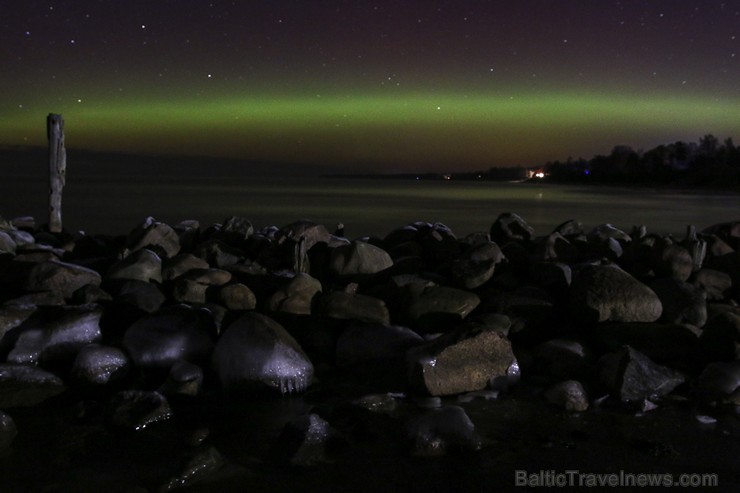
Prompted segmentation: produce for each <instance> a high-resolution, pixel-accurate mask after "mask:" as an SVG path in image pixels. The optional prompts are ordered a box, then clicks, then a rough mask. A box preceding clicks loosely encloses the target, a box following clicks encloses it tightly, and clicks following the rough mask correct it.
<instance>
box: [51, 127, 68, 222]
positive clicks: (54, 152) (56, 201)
mask: <svg viewBox="0 0 740 493" xmlns="http://www.w3.org/2000/svg"><path fill="white" fill-rule="evenodd" d="M46 134H47V136H48V137H49V231H50V232H52V233H61V232H62V189H63V188H64V183H65V180H66V174H67V151H66V149H65V148H64V120H63V119H62V115H55V114H53V113H50V114H49V116H48V117H46Z"/></svg>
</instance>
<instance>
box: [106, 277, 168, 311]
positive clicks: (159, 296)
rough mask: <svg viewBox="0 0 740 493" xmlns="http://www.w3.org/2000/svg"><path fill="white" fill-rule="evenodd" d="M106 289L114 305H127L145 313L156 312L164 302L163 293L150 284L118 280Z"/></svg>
mask: <svg viewBox="0 0 740 493" xmlns="http://www.w3.org/2000/svg"><path fill="white" fill-rule="evenodd" d="M106 287H107V289H108V291H109V292H110V294H111V296H113V301H114V302H115V303H119V304H122V305H128V306H131V307H134V308H137V309H139V310H141V311H143V312H146V313H154V312H156V311H157V310H159V308H160V307H161V306H162V305H163V304H164V302H165V301H166V297H165V295H164V293H162V291H161V290H160V288H159V287H158V286H157V285H156V284H154V283H151V282H146V281H138V280H131V279H118V280H117V281H114V282H110V283H109V284H108V285H107V286H106Z"/></svg>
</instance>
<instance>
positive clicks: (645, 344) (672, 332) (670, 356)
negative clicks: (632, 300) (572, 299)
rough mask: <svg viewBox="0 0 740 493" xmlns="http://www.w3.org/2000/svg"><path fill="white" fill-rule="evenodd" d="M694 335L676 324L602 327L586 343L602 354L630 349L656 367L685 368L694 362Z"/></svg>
mask: <svg viewBox="0 0 740 493" xmlns="http://www.w3.org/2000/svg"><path fill="white" fill-rule="evenodd" d="M698 332H699V331H698V330H697V329H696V328H691V327H690V326H687V325H679V324H662V323H605V324H599V325H598V326H597V327H594V328H593V329H592V330H591V331H590V332H589V336H590V338H589V340H590V341H591V344H592V346H593V347H594V349H595V350H597V351H600V352H602V353H603V352H611V351H616V350H618V349H620V348H621V347H622V346H630V347H631V348H634V349H636V350H637V351H639V352H641V353H642V354H644V355H646V356H647V357H649V358H650V359H651V360H653V361H656V362H658V363H660V364H664V365H670V366H672V367H677V368H679V367H680V368H687V367H690V366H691V365H692V364H693V363H694V362H695V361H696V355H697V346H698V345H699V336H698Z"/></svg>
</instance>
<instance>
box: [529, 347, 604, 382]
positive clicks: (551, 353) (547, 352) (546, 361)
mask: <svg viewBox="0 0 740 493" xmlns="http://www.w3.org/2000/svg"><path fill="white" fill-rule="evenodd" d="M590 356H591V354H590V351H589V349H588V348H587V347H586V346H585V345H584V344H583V343H582V342H580V341H576V340H572V339H550V340H549V341H545V342H543V343H541V344H539V345H537V346H535V347H534V348H533V349H532V357H533V358H534V368H533V371H534V372H536V373H537V374H540V375H544V376H547V377H552V378H554V379H562V378H574V377H577V376H579V375H581V374H582V373H583V372H584V371H585V370H586V369H587V368H588V365H589V363H590Z"/></svg>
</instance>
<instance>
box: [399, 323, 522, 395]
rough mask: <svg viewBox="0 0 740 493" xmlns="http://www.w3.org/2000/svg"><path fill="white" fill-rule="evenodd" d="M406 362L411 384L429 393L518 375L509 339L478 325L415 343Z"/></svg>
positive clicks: (477, 386) (490, 383)
mask: <svg viewBox="0 0 740 493" xmlns="http://www.w3.org/2000/svg"><path fill="white" fill-rule="evenodd" d="M406 361H407V368H408V375H409V383H410V384H411V385H412V387H414V388H416V389H417V390H419V391H422V392H425V393H428V394H430V395H433V396H441V395H452V394H460V393H463V392H472V391H475V390H483V389H485V388H488V387H493V386H497V385H499V383H501V382H502V381H503V382H504V383H506V381H507V380H508V379H509V378H510V377H511V378H515V376H518V364H517V361H516V358H515V356H514V353H513V351H512V349H511V343H510V342H509V340H508V339H506V337H504V336H502V335H501V334H500V333H499V332H498V331H496V330H490V329H481V328H479V327H462V328H460V329H458V330H455V331H453V332H448V333H447V334H443V335H442V336H440V337H438V338H436V339H433V340H431V341H430V342H427V343H425V344H423V345H420V346H416V347H414V348H412V349H410V350H409V351H408V353H407V355H406ZM515 374H516V375H515Z"/></svg>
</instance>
